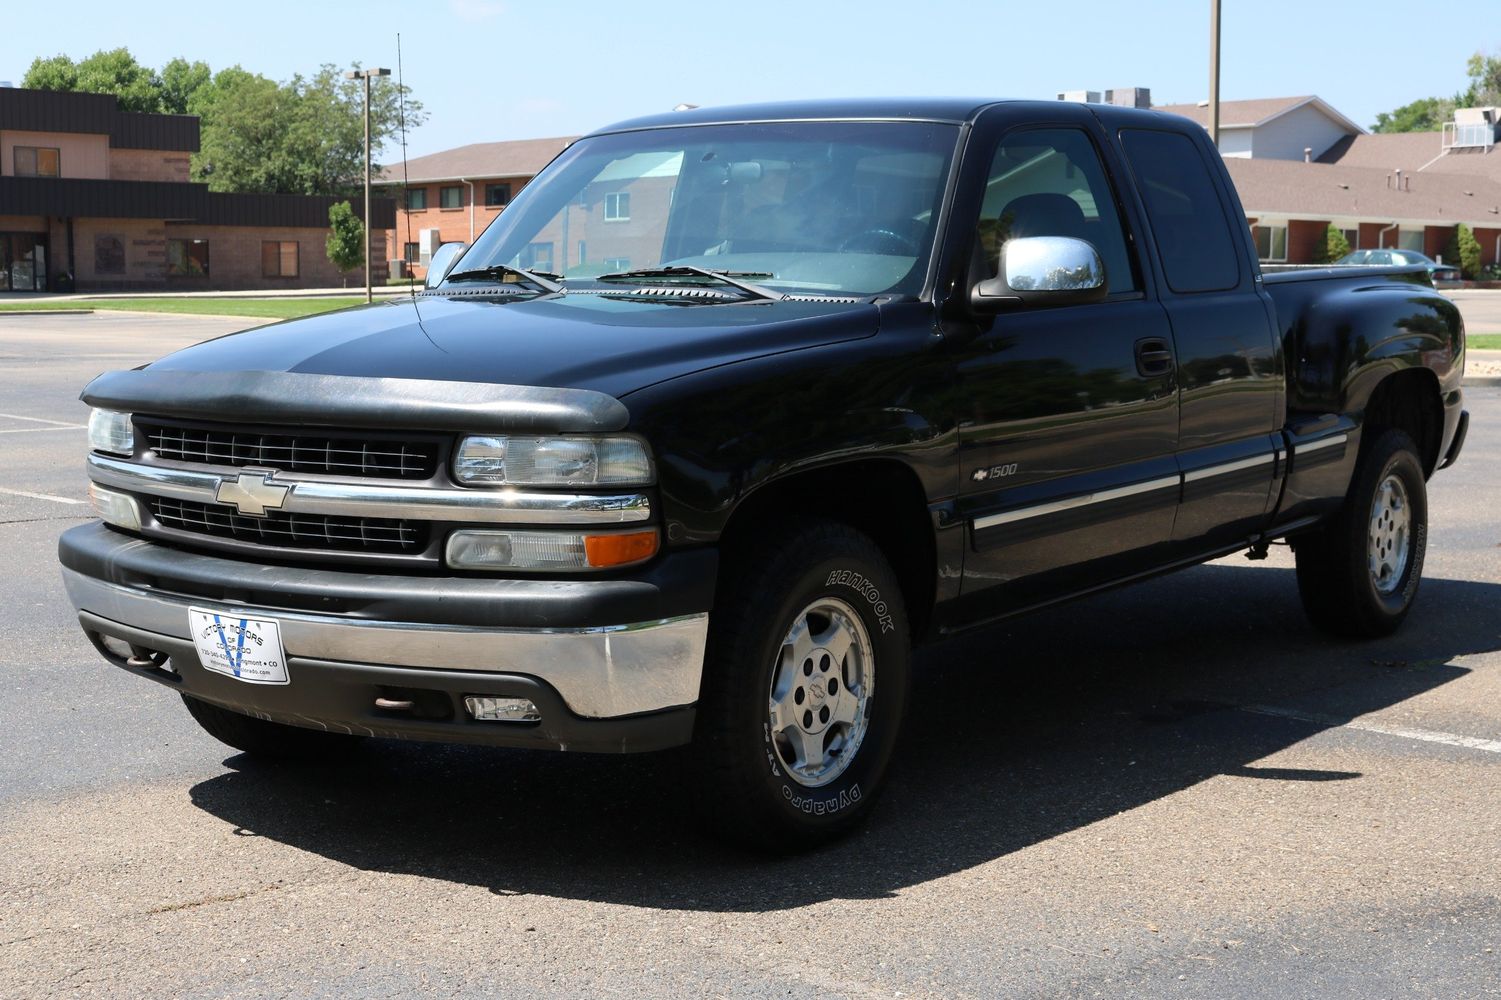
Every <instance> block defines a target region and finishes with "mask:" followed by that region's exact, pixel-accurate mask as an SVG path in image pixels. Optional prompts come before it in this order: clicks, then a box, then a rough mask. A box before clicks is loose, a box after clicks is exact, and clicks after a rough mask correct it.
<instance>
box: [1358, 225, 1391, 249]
mask: <svg viewBox="0 0 1501 1000" xmlns="http://www.w3.org/2000/svg"><path fill="white" fill-rule="evenodd" d="M1388 225H1390V223H1386V222H1362V223H1361V224H1360V249H1362V250H1377V249H1380V248H1381V247H1385V248H1386V249H1388V250H1390V249H1391V248H1392V247H1394V246H1396V245H1397V231H1396V230H1395V229H1393V230H1392V231H1391V232H1389V233H1387V234H1386V235H1385V236H1382V235H1381V230H1383V229H1385V228H1386V227H1387V226H1388Z"/></svg>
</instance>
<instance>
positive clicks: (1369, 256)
mask: <svg viewBox="0 0 1501 1000" xmlns="http://www.w3.org/2000/svg"><path fill="white" fill-rule="evenodd" d="M1334 263H1336V264H1370V265H1372V266H1378V267H1391V266H1392V265H1399V266H1400V265H1404V264H1406V265H1412V264H1422V265H1423V266H1424V267H1426V268H1427V269H1428V277H1429V278H1431V279H1433V280H1434V281H1458V280H1459V268H1457V267H1454V266H1453V265H1451V264H1440V263H1439V262H1438V261H1436V260H1434V259H1433V258H1432V257H1429V256H1428V255H1427V254H1421V253H1418V252H1417V251H1416V250H1356V251H1355V252H1354V253H1347V254H1345V255H1344V256H1343V257H1341V258H1340V259H1339V260H1337V261H1335V262H1334Z"/></svg>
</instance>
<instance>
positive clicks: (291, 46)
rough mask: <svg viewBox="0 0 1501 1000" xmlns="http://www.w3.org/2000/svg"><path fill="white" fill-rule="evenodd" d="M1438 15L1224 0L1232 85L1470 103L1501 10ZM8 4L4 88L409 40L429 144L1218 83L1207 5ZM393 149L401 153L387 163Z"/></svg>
mask: <svg viewBox="0 0 1501 1000" xmlns="http://www.w3.org/2000/svg"><path fill="white" fill-rule="evenodd" d="M1441 6H1442V5H1439V4H1434V3H1427V4H1421V3H1418V4H1415V3H1412V2H1410V0H1408V2H1401V3H1397V2H1386V0H1368V2H1345V0H1303V2H1285V0H1258V2H1251V0H1224V14H1223V55H1222V82H1221V96H1222V97H1223V98H1224V99H1227V100H1229V99H1235V98H1250V97H1284V96H1290V95H1294V94H1308V93H1312V94H1318V95H1319V96H1321V97H1323V98H1324V99H1325V100H1327V101H1329V102H1330V103H1331V104H1333V105H1334V106H1335V107H1336V108H1338V109H1339V110H1341V111H1343V112H1344V113H1345V114H1347V115H1349V116H1350V117H1351V118H1353V119H1354V120H1355V121H1357V122H1359V123H1360V124H1362V125H1367V126H1369V125H1370V124H1371V122H1372V121H1374V120H1375V115H1376V113H1377V112H1378V111H1386V110H1390V109H1391V108H1394V107H1396V106H1398V105H1401V104H1405V103H1407V102H1408V101H1411V100H1414V99H1416V98H1419V97H1425V96H1429V95H1434V94H1437V95H1451V94H1453V93H1454V92H1455V91H1456V90H1458V89H1460V87H1461V86H1462V85H1463V83H1464V79H1465V76H1464V63H1465V60H1466V58H1467V57H1468V56H1469V55H1470V54H1471V53H1472V52H1474V51H1476V50H1483V51H1486V52H1488V53H1495V52H1497V51H1498V50H1501V22H1494V21H1493V22H1491V23H1490V25H1489V26H1487V25H1486V23H1485V19H1484V18H1479V19H1476V18H1465V19H1461V22H1454V21H1453V20H1452V19H1451V18H1446V17H1444V16H1440V15H1439V13H1438V12H1439V11H1440V9H1441ZM7 7H8V8H9V9H7V11H6V13H5V15H4V18H3V21H4V25H3V30H0V80H11V81H13V82H16V83H19V82H20V79H21V77H22V76H23V75H24V74H25V72H26V68H27V66H29V65H30V63H31V60H32V59H33V58H35V57H36V56H39V55H44V56H45V55H54V54H56V53H58V52H66V53H67V54H68V55H70V56H72V57H74V58H75V59H77V58H82V57H83V56H86V55H88V54H89V53H91V52H94V51H95V50H97V49H100V48H114V47H116V46H120V45H124V46H126V47H128V48H129V49H130V50H131V51H132V52H133V53H134V54H135V55H136V57H137V58H138V59H140V60H141V61H142V62H144V63H146V64H148V65H151V66H153V67H158V68H159V67H160V66H161V65H162V64H163V63H165V62H166V61H167V60H169V59H171V58H172V57H173V56H177V55H182V56H186V57H187V58H190V59H202V60H204V61H206V62H207V63H209V65H210V66H212V67H213V68H214V69H216V70H217V69H221V68H223V67H225V66H230V65H234V64H236V63H238V64H240V65H242V66H244V67H245V68H246V69H249V70H254V71H256V72H260V73H264V74H265V75H267V76H270V77H273V78H275V79H286V78H287V77H290V76H292V75H293V74H294V73H309V72H311V71H313V70H315V69H316V68H317V66H318V65H319V64H320V63H324V62H332V63H339V64H348V63H350V62H352V61H356V60H358V61H361V62H363V63H364V64H366V65H387V66H390V67H391V68H392V69H393V70H394V69H395V66H396V34H397V32H398V31H400V32H401V45H402V55H403V64H404V69H405V74H406V81H407V83H408V84H409V85H410V86H411V87H412V88H413V90H414V92H415V93H416V95H417V97H418V98H419V99H420V100H422V101H423V103H424V104H425V105H426V106H427V110H428V112H429V114H430V119H429V122H428V124H427V125H426V126H424V127H423V128H421V129H419V130H417V131H416V132H414V133H413V134H412V135H411V136H410V141H409V152H410V153H411V155H413V156H418V155H422V154H424V153H431V152H436V151H437V150H440V149H447V148H451V147H453V146H459V145H463V144H465V143H470V142H486V141H493V140H498V139H520V138H530V137H540V136H554V135H569V134H575V133H579V132H585V131H588V130H590V129H592V128H595V127H597V126H600V125H604V124H607V123H609V122H612V121H616V120H619V119H622V118H629V117H633V116H635V115H639V114H647V113H652V112H655V111H659V110H666V109H668V108H671V107H672V106H673V105H675V104H677V103H679V102H683V101H686V102H690V103H693V104H702V105H714V104H738V103H747V102H753V101H761V100H776V99H784V98H795V97H828V96H880V95H888V94H897V95H906V94H912V95H935V94H956V95H974V96H998V97H1032V98H1051V97H1052V96H1054V95H1055V94H1056V93H1057V92H1058V91H1060V90H1072V89H1090V90H1104V89H1106V88H1109V87H1129V86H1144V87H1150V88H1151V90H1152V96H1153V98H1154V100H1155V101H1156V102H1157V103H1159V104H1166V103H1174V102H1191V101H1198V100H1203V99H1204V98H1206V97H1207V96H1208V65H1209V63H1208V37H1209V0H1192V2H1179V0H1169V2H1155V0H1149V2H1137V3H1129V2H1128V3H1122V2H1120V0H1111V2H1096V0H1072V2H1069V3H1059V2H1053V3H1035V2H1029V3H1009V2H999V0H991V2H980V0H971V2H968V3H964V2H957V0H904V2H901V3H897V2H891V0H860V2H849V3H846V2H833V0H825V2H818V0H802V2H795V3H794V2H785V0H760V2H756V3H735V4H724V3H712V2H704V0H700V2H698V3H685V2H682V0H678V2H675V3H660V2H655V0H637V2H633V3H622V2H619V0H616V2H613V3H608V4H606V3H594V2H586V0H566V2H564V0H553V2H551V3H548V2H542V3H536V2H533V3H519V2H513V0H418V2H416V3H412V2H410V0H407V2H402V3H396V2H388V0H367V2H362V3H345V2H338V3H335V2H324V0H302V2H299V3H287V2H282V0H261V2H258V3H255V4H248V3H223V2H216V0H201V2H199V3H197V4H172V5H163V4H157V5H149V6H143V5H137V4H121V3H119V2H118V0H110V2H98V0H62V2H57V3H53V4H38V3H30V2H21V0H18V2H15V3H10V4H7ZM1446 22H1448V23H1446ZM1461 23H1462V24H1463V25H1464V27H1463V29H1462V30H1461ZM1487 30H1488V31H1490V32H1491V34H1490V35H1489V36H1487V35H1486V34H1484V32H1486V31H1487ZM393 155H394V152H393V151H391V150H388V151H387V154H386V157H385V159H387V160H389V159H391V158H392V156H393Z"/></svg>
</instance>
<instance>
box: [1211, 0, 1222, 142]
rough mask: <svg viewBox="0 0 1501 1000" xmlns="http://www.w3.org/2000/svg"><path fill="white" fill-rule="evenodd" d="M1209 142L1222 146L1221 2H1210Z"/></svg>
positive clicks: (1212, 0) (1214, 0)
mask: <svg viewBox="0 0 1501 1000" xmlns="http://www.w3.org/2000/svg"><path fill="white" fill-rule="evenodd" d="M1209 141H1210V142H1212V143H1214V147H1215V148H1216V149H1218V148H1219V145H1220V0H1209Z"/></svg>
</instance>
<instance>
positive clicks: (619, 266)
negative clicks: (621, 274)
mask: <svg viewBox="0 0 1501 1000" xmlns="http://www.w3.org/2000/svg"><path fill="white" fill-rule="evenodd" d="M630 269H631V259H630V258H629V257H606V258H605V273H606V274H608V273H610V272H612V271H629V270H630Z"/></svg>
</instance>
